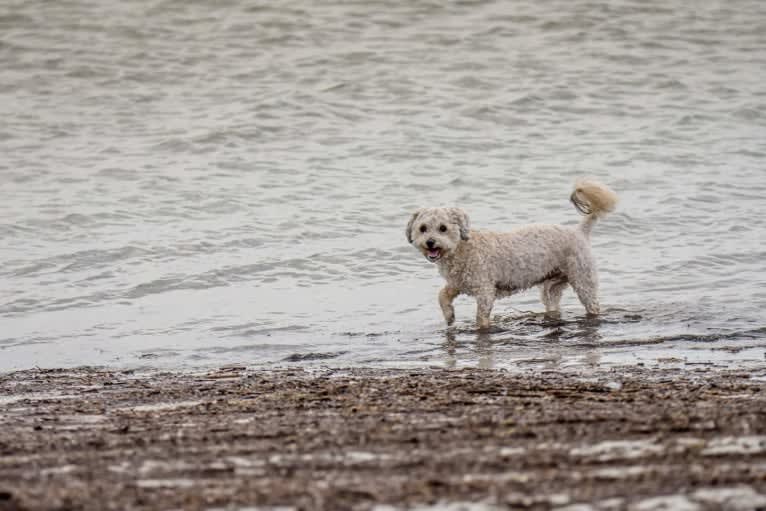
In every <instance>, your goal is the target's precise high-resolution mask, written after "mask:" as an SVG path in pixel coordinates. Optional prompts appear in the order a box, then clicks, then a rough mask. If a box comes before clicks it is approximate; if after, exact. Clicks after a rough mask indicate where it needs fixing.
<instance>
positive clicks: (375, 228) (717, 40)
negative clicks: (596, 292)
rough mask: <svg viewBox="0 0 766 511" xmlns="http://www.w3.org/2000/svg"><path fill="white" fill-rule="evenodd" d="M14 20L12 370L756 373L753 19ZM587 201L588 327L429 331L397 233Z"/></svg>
mask: <svg viewBox="0 0 766 511" xmlns="http://www.w3.org/2000/svg"><path fill="white" fill-rule="evenodd" d="M319 4H322V5H319ZM4 6H5V8H4V9H3V12H2V13H0V69H2V71H1V72H0V119H2V123H1V124H0V182H1V183H2V188H0V190H2V200H0V325H2V330H0V370H4V371H7V370H12V369H19V368H28V367H31V366H36V365H37V366H44V367H48V366H72V365H80V364H98V365H113V366H161V367H171V368H186V367H192V366H200V365H202V366H204V365H218V364H228V363H242V364H248V365H255V366H272V365H280V366H282V365H304V366H307V365H316V364H321V365H344V366H346V365H373V366H423V365H437V366H444V365H447V366H458V367H460V366H481V367H503V368H511V369H515V368H525V367H535V368H547V367H550V368H562V367H587V366H589V365H594V364H596V365H598V364H602V365H603V364H622V363H644V364H659V365H663V364H664V365H667V364H671V365H677V366H680V367H691V368H694V367H698V366H697V364H701V365H702V366H703V367H709V366H710V365H711V364H712V365H713V366H717V367H721V366H725V367H749V366H752V365H763V364H764V363H766V360H765V356H766V317H764V312H763V311H764V306H766V286H764V284H766V277H765V276H764V275H765V273H764V270H765V269H766V268H764V264H765V263H764V260H765V259H766V257H765V256H766V249H765V248H764V240H766V220H764V215H763V212H764V210H765V209H766V208H765V207H766V199H764V197H766V86H764V83H766V4H764V3H763V2H759V1H733V2H707V3H704V5H697V3H693V4H689V3H687V2H681V1H671V2H649V3H647V2H643V1H636V2H629V1H622V2H603V3H601V2H588V1H581V0H576V1H574V2H571V1H567V2H544V3H539V2H532V1H528V2H514V3H513V5H512V6H511V4H508V3H506V2H481V1H478V2H407V1H401V2H389V3H387V4H386V8H385V9H382V8H381V7H380V5H377V4H373V3H368V2H356V3H348V4H346V3H330V2H318V3H307V2H280V3H279V7H269V6H267V5H266V4H259V5H252V4H251V3H250V2H243V1H241V0H231V1H226V2H189V1H186V0H183V1H182V0H160V1H157V0H153V1H151V2H150V1H135V2H129V3H122V2H114V1H106V2H81V1H66V2H56V3H48V2H41V1H24V2H21V1H17V2H6V3H5V4H4ZM585 174H587V175H593V176H596V177H597V178H599V179H601V180H603V181H604V182H606V183H608V184H609V185H611V186H612V187H613V188H614V189H615V190H617V191H618V193H619V194H620V197H621V203H620V207H619V210H618V212H616V213H615V214H614V215H612V216H610V217H609V218H607V219H606V220H605V221H604V222H603V223H601V224H600V225H598V226H597V227H596V229H595V232H594V237H593V243H594V251H595V253H596V255H597V258H598V261H599V265H600V270H601V288H602V303H603V306H604V307H605V309H606V312H605V314H604V315H603V317H602V318H601V319H600V320H599V321H592V320H586V319H585V318H583V317H582V313H583V311H582V308H581V306H580V304H579V303H578V302H577V301H576V300H575V299H574V297H573V296H572V293H571V292H568V293H567V294H566V295H565V300H564V314H563V315H562V318H561V319H559V320H556V319H551V318H545V317H543V316H541V315H539V312H540V311H541V310H542V307H541V305H540V304H539V303H538V301H537V293H536V292H534V291H532V292H528V293H527V294H525V295H522V296H519V297H514V298H513V299H506V300H504V301H501V302H499V303H498V304H497V306H496V308H495V322H496V328H495V330H494V331H493V332H491V333H490V334H488V335H477V334H476V333H475V332H474V331H473V330H472V328H473V322H472V317H473V304H472V302H471V301H470V300H469V299H467V298H459V299H458V301H457V314H458V319H459V321H458V322H459V324H458V326H457V328H456V329H455V331H451V332H448V331H446V330H445V328H444V325H443V323H442V319H441V314H440V312H439V309H438V306H437V304H436V293H437V291H438V289H439V287H440V285H441V280H440V278H439V277H438V275H437V272H436V269H435V268H434V267H433V266H432V265H430V264H429V263H428V262H426V261H425V260H424V259H423V258H422V256H419V255H418V254H417V253H416V252H415V250H414V249H412V248H411V247H409V246H408V245H407V243H406V241H405V238H404V225H405V223H406V221H407V219H408V216H409V214H410V213H411V211H412V210H414V209H415V208H416V207H418V206H422V205H440V204H457V205H460V206H462V207H463V208H465V209H466V210H467V211H468V212H469V214H470V216H471V220H472V223H473V225H474V226H477V227H484V228H493V229H507V228H510V227H512V226H516V225H519V224H523V223H526V222H562V223H572V222H576V221H577V220H578V217H577V214H576V212H575V210H574V209H573V208H572V207H571V205H570V204H569V203H568V202H567V197H568V194H569V191H570V187H571V184H572V182H573V181H574V179H575V178H576V177H578V176H581V175H585Z"/></svg>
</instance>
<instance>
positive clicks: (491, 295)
mask: <svg viewBox="0 0 766 511" xmlns="http://www.w3.org/2000/svg"><path fill="white" fill-rule="evenodd" d="M494 303H495V290H494V289H482V291H481V292H480V293H479V294H477V295H476V326H477V327H478V328H479V330H486V329H488V328H489V315H490V314H491V313H492V305H494Z"/></svg>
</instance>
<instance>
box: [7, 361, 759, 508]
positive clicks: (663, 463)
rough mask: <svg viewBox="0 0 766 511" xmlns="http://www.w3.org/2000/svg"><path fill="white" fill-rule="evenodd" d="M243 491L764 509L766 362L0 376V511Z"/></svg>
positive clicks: (270, 495)
mask: <svg viewBox="0 0 766 511" xmlns="http://www.w3.org/2000/svg"><path fill="white" fill-rule="evenodd" d="M466 503H474V505H473V506H472V507H466V506H467V504H466ZM246 506H287V507H288V508H296V509H371V508H376V507H377V509H379V510H383V509H392V508H411V507H417V506H424V507H427V508H428V507H431V508H434V509H437V508H438V509H443V508H449V509H463V508H465V509H495V508H501V509H569V510H572V511H574V510H589V509H635V510H652V509H654V510H660V509H684V510H695V509H700V510H707V509H711V510H712V509H766V376H765V375H764V374H763V373H753V372H749V373H746V372H731V371H729V372H720V371H719V372H714V371H707V370H705V369H700V370H698V371H689V370H667V369H665V370H659V369H642V368H636V367H633V368H622V369H613V370H609V371H606V370H605V371H602V372H599V373H595V374H587V375H586V374H566V373H562V372H553V371H551V372H544V371H542V372H535V373H530V374H510V373H505V372H500V371H481V370H441V369H433V370H380V369H375V370H373V369H370V370H366V369H354V370H320V371H312V372H307V371H302V370H284V371H252V370H247V369H245V368H240V367H229V368H222V369H219V370H216V371H212V372H207V373H158V372H149V373H137V372H129V371H128V372H120V371H117V372H115V371H106V370H97V369H77V370H52V371H47V370H37V371H24V372H17V373H12V374H6V375H1V376H0V510H3V511H6V510H20V509H29V510H32V509H45V510H54V509H55V510H62V509H86V510H91V509H92V510H101V509H238V508H244V507H246ZM450 506H451V507H450ZM250 509H252V507H250Z"/></svg>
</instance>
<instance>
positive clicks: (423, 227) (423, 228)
mask: <svg viewBox="0 0 766 511" xmlns="http://www.w3.org/2000/svg"><path fill="white" fill-rule="evenodd" d="M427 230H428V227H426V226H425V225H421V226H420V232H426V231H427Z"/></svg>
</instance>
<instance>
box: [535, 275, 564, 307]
mask: <svg viewBox="0 0 766 511" xmlns="http://www.w3.org/2000/svg"><path fill="white" fill-rule="evenodd" d="M566 287H567V279H566V278H560V279H550V280H546V281H545V282H543V285H542V286H541V287H540V299H541V300H542V302H543V305H545V312H556V311H558V310H559V304H561V295H562V294H563V293H564V289H566Z"/></svg>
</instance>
